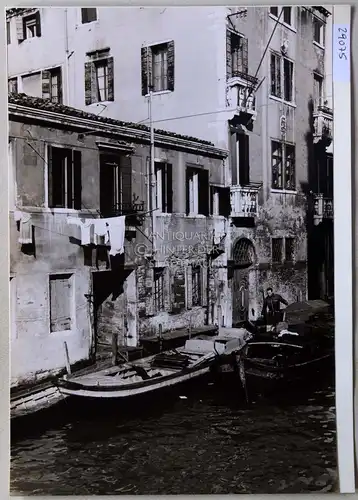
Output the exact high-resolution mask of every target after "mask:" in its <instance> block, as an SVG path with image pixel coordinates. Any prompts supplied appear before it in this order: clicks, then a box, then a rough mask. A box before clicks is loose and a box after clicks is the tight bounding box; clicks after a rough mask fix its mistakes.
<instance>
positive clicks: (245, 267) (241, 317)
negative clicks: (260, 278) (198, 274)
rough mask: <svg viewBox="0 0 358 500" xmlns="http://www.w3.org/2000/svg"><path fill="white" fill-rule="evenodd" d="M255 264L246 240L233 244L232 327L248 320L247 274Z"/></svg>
mask: <svg viewBox="0 0 358 500" xmlns="http://www.w3.org/2000/svg"><path fill="white" fill-rule="evenodd" d="M254 262H255V249H254V246H253V244H252V243H251V241H250V240H248V239H247V238H241V239H240V240H238V241H237V242H236V243H235V246H234V248H233V260H232V268H233V269H232V283H231V286H232V300H233V303H232V326H233V327H238V326H240V325H242V324H243V323H244V322H245V321H248V319H249V272H250V268H251V267H252V265H253V264H254Z"/></svg>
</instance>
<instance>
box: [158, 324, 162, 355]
mask: <svg viewBox="0 0 358 500" xmlns="http://www.w3.org/2000/svg"><path fill="white" fill-rule="evenodd" d="M162 349H163V328H162V324H161V323H159V351H160V352H162Z"/></svg>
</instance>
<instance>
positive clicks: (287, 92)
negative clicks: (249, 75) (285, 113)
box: [271, 53, 294, 102]
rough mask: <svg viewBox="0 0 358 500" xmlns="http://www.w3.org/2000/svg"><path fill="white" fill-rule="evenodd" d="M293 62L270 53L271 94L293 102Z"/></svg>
mask: <svg viewBox="0 0 358 500" xmlns="http://www.w3.org/2000/svg"><path fill="white" fill-rule="evenodd" d="M293 80H294V78H293V62H292V61H290V60H289V59H287V58H286V57H282V56H281V55H279V54H275V53H271V95H272V96H275V97H278V98H280V99H283V100H284V101H287V102H293V100H294V99H293V93H294V92H293V89H294V85H293Z"/></svg>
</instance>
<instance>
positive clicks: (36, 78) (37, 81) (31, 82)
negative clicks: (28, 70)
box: [22, 73, 42, 97]
mask: <svg viewBox="0 0 358 500" xmlns="http://www.w3.org/2000/svg"><path fill="white" fill-rule="evenodd" d="M22 91H23V92H24V94H27V95H30V96H33V97H42V82H41V73H33V74H31V75H24V76H23V77H22Z"/></svg>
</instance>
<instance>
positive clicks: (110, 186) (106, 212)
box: [100, 152, 133, 217]
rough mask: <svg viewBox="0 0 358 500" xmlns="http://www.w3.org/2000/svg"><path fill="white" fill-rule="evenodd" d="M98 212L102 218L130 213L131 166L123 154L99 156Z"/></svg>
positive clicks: (131, 210)
mask: <svg viewBox="0 0 358 500" xmlns="http://www.w3.org/2000/svg"><path fill="white" fill-rule="evenodd" d="M100 212H101V215H102V216H103V217H111V216H116V215H125V214H126V213H132V212H133V208H132V164H131V158H130V157H128V156H126V155H125V154H124V153H123V154H121V153H118V154H116V153H113V154H111V153H106V152H103V153H101V155H100Z"/></svg>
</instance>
